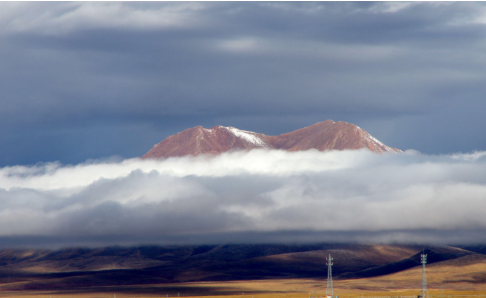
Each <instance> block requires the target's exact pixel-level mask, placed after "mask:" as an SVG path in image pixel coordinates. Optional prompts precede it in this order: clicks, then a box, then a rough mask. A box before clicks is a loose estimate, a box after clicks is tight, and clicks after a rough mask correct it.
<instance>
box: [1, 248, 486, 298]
mask: <svg viewBox="0 0 486 298" xmlns="http://www.w3.org/2000/svg"><path fill="white" fill-rule="evenodd" d="M426 274H427V282H428V288H429V294H430V295H431V296H433V297H441V298H453V297H481V296H482V297H485V298H486V256H484V255H477V254H475V255H469V256H464V257H461V258H457V259H454V260H448V261H443V262H439V263H434V264H430V265H427V270H426ZM421 282H422V268H421V267H420V266H418V267H414V268H411V269H409V270H404V271H401V272H398V273H394V274H389V275H385V276H379V277H372V278H363V279H348V280H339V279H336V280H334V283H333V285H334V295H338V296H339V298H359V297H380V296H382V297H383V296H384V297H394V298H398V297H400V296H415V297H416V296H417V295H419V294H420V287H421ZM7 285H11V284H9V283H7V284H3V285H0V297H16V298H17V297H18V298H20V297H26V298H27V297H29V298H30V297H37V298H67V297H75V298H115V295H116V298H143V297H160V298H163V297H167V296H166V294H165V293H167V294H168V295H169V297H177V293H181V297H184V298H186V297H206V298H210V297H218V298H249V297H250V296H251V297H252V298H309V296H314V293H316V295H317V296H318V297H321V296H324V295H325V293H326V279H268V280H252V281H224V282H223V281H222V282H185V283H177V284H157V285H137V286H120V287H106V288H103V289H100V288H97V289H92V290H90V289H89V288H86V289H85V290H83V291H75V292H74V291H73V292H69V290H66V289H63V291H62V292H60V291H51V292H48V291H40V292H34V291H5V289H6V288H5V286H7ZM144 288H151V289H155V291H151V292H144V291H143V289H144ZM195 289H197V292H198V293H200V294H197V296H195V295H191V296H189V295H185V294H184V293H191V292H192V293H194V292H195Z"/></svg>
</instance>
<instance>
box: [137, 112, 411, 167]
mask: <svg viewBox="0 0 486 298" xmlns="http://www.w3.org/2000/svg"><path fill="white" fill-rule="evenodd" d="M362 148H367V149H369V150H371V151H372V152H377V153H383V152H402V151H401V150H399V149H396V148H392V147H389V146H387V145H385V144H383V143H382V142H380V141H378V140H377V139H375V138H374V137H372V136H371V135H370V134H369V133H367V132H366V131H365V130H364V129H362V128H360V127H358V126H356V125H354V124H351V123H346V122H342V121H339V122H334V121H332V120H326V121H324V122H319V123H316V124H313V125H311V126H308V127H304V128H301V129H298V130H296V131H292V132H288V133H284V134H281V135H278V136H267V135H264V134H261V133H256V132H251V131H246V130H240V129H237V128H234V127H225V126H220V125H218V126H215V127H212V128H210V129H206V128H204V127H202V126H197V127H193V128H190V129H186V130H184V131H182V132H180V133H178V134H175V135H172V136H169V137H167V138H166V139H164V140H163V141H162V142H160V143H158V144H157V145H155V146H154V147H153V148H152V149H151V150H150V151H149V152H147V153H146V154H145V155H144V156H142V158H144V159H145V158H168V157H177V156H186V155H199V154H219V153H223V152H227V151H231V150H251V149H279V150H287V151H300V150H309V149H317V150H319V151H325V150H356V149H362Z"/></svg>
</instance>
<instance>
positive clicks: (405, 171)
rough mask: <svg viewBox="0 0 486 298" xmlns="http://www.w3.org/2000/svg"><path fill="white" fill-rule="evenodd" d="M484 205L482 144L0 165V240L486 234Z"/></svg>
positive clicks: (442, 238) (417, 238)
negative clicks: (474, 147) (437, 151)
mask: <svg viewBox="0 0 486 298" xmlns="http://www.w3.org/2000/svg"><path fill="white" fill-rule="evenodd" d="M485 211H486V152H476V153H472V154H456V155H447V156H446V155H445V156H428V155H422V154H420V153H418V152H415V151H407V152H405V153H403V154H381V155H378V154H373V153H370V152H368V151H332V152H318V151H314V150H310V151H305V152H284V151H267V150H253V151H250V152H231V153H225V154H222V155H220V156H217V157H205V156H200V157H196V158H195V157H184V158H171V159H167V160H159V161H157V160H140V159H128V160H123V161H108V162H106V161H105V162H93V163H85V164H79V165H75V166H62V165H60V164H56V163H49V164H42V165H36V166H13V167H5V168H1V169H0V225H1V226H2V229H1V230H0V238H2V239H3V238H5V239H7V238H8V239H11V238H16V237H17V238H22V239H24V240H25V239H27V240H25V241H27V243H28V239H29V237H31V238H36V237H37V238H39V237H40V238H42V237H44V238H45V239H49V237H50V238H56V239H64V238H66V239H68V238H69V239H70V241H71V242H70V243H72V244H76V243H78V242H79V243H81V242H83V241H88V240H89V239H91V240H89V241H92V242H96V241H98V242H100V243H101V242H103V244H120V243H119V242H123V243H135V242H145V243H147V242H149V243H191V242H204V241H206V242H227V241H250V242H251V241H258V242H261V241H322V240H332V241H371V242H372V241H380V242H390V241H392V242H393V241H397V242H435V243H437V242H441V243H451V242H481V241H483V242H486V214H485ZM37 238H36V239H37ZM83 239H84V240H83ZM87 239H88V240H87ZM93 239H94V240H93ZM96 239H97V240H96ZM46 241H47V240H46ZM60 241H61V242H62V240H60Z"/></svg>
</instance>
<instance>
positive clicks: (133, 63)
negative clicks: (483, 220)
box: [0, 2, 486, 165]
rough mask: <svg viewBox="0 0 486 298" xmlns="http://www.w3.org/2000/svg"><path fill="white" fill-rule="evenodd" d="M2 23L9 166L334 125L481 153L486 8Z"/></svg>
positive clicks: (127, 15) (8, 16)
mask: <svg viewBox="0 0 486 298" xmlns="http://www.w3.org/2000/svg"><path fill="white" fill-rule="evenodd" d="M1 11H2V12H1V13H0V24H1V28H2V29H1V31H0V44H1V45H2V46H1V47H0V59H1V61H2V68H1V69H0V79H1V80H0V90H1V91H0V98H1V100H2V105H1V107H0V131H1V132H2V137H1V138H0V143H1V145H2V146H1V147H2V151H1V153H2V154H1V156H2V157H1V160H0V164H2V165H8V164H17V163H21V164H25V163H35V162H37V161H53V160H61V161H62V162H64V163H66V162H67V163H78V162H81V161H84V160H86V159H88V158H98V157H104V156H111V155H121V156H124V157H133V156H140V155H142V154H144V153H145V152H146V151H148V150H149V148H151V147H152V145H153V144H154V143H157V142H159V141H161V140H162V139H163V138H164V137H166V136H168V135H170V134H173V133H176V132H179V131H181V130H183V129H186V128H189V127H192V126H195V125H204V126H205V127H211V126H214V125H218V124H221V125H231V126H236V127H239V128H242V129H248V130H253V131H258V132H262V133H267V134H280V133H284V132H288V131H291V130H294V129H297V128H300V127H303V126H306V125H310V124H312V123H315V122H318V121H323V120H326V119H329V118H330V119H334V120H343V121H348V122H352V123H355V124H358V125H360V126H361V127H363V128H364V129H366V130H368V131H369V132H370V133H371V134H373V135H374V136H376V137H377V138H379V139H381V140H382V141H383V142H385V143H387V144H389V145H391V146H394V147H399V148H402V149H408V148H413V149H417V150H420V151H424V152H429V153H441V152H443V153H449V152H457V151H471V150H475V149H477V150H484V149H485V147H486V139H485V138H484V136H483V135H484V134H483V133H482V129H481V128H482V127H484V126H485V125H486V123H485V120H484V117H482V111H484V104H483V102H484V100H483V94H484V93H485V92H486V87H484V86H486V84H484V81H485V79H486V78H485V74H484V71H483V70H484V68H485V66H486V65H485V63H486V61H485V59H484V52H485V50H486V49H485V32H486V31H485V17H484V15H485V14H486V13H485V8H484V5H482V4H481V3H448V2H447V3H440V2H439V3H435V2H434V3H403V2H398V3H395V2H384V3H350V2H339V3H327V2H326V3H287V2H285V3H279V2H270V3H233V2H231V3H206V2H204V3H112V2H109V3H89V2H86V3H85V2H78V3H76V2H75V3H4V4H2V9H1ZM451 119H453V120H454V121H451ZM465 132H467V133H465ZM456 140H458V141H456ZM34 148H35V149H34Z"/></svg>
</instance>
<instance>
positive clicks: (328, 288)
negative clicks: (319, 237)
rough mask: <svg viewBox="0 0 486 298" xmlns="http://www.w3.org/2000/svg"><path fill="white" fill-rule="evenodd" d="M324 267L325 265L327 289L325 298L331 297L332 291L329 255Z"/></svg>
mask: <svg viewBox="0 0 486 298" xmlns="http://www.w3.org/2000/svg"><path fill="white" fill-rule="evenodd" d="M326 265H327V288H326V296H327V297H329V296H331V297H332V296H333V294H334V293H333V290H332V258H331V255H329V259H326Z"/></svg>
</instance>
